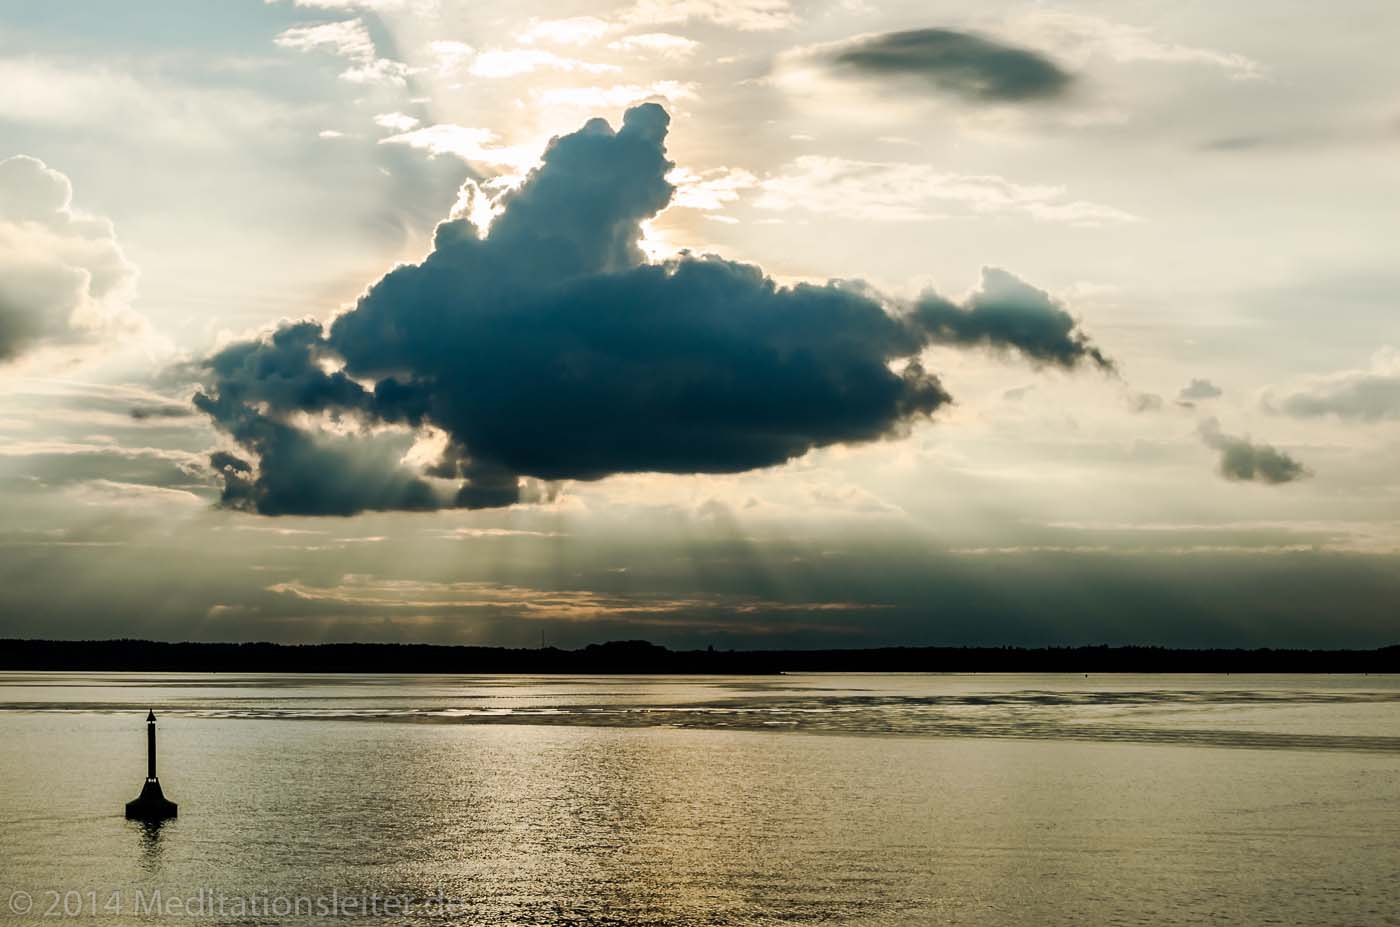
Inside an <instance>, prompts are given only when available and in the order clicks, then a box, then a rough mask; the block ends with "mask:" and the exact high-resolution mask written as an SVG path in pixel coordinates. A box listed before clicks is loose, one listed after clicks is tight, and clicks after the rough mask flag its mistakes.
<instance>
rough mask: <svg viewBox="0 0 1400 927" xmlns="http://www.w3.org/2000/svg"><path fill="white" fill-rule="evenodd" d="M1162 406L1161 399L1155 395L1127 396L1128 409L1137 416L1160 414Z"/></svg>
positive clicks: (1138, 394)
mask: <svg viewBox="0 0 1400 927" xmlns="http://www.w3.org/2000/svg"><path fill="white" fill-rule="evenodd" d="M1162 405H1163V403H1162V397H1161V396H1158V395H1157V394H1156V393H1130V394H1129V395H1128V408H1130V409H1132V410H1133V411H1134V412H1136V413H1139V414H1141V413H1144V412H1160V411H1162Z"/></svg>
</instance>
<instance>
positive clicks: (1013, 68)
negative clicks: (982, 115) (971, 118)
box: [829, 29, 1073, 103]
mask: <svg viewBox="0 0 1400 927" xmlns="http://www.w3.org/2000/svg"><path fill="white" fill-rule="evenodd" d="M829 60H830V62H831V65H832V66H833V67H834V68H835V69H836V71H837V72H838V73H841V72H845V73H850V74H856V75H860V76H865V77H874V78H884V79H895V80H902V81H912V82H916V83H917V84H919V85H922V86H931V87H932V88H933V89H934V90H936V91H939V92H941V93H947V94H952V95H954V96H958V97H962V98H963V99H965V100H969V101H972V102H974V103H1017V102H1027V101H1034V100H1046V99H1052V98H1055V97H1059V96H1063V95H1064V94H1065V93H1066V92H1067V91H1068V90H1069V87H1070V84H1071V83H1072V82H1073V78H1072V76H1071V75H1070V74H1069V73H1068V72H1066V71H1065V70H1064V69H1062V68H1061V67H1060V66H1059V65H1058V64H1056V63H1055V62H1054V61H1052V60H1051V59H1050V58H1048V57H1046V56H1045V55H1043V54H1041V53H1039V52H1037V51H1033V50H1031V49H1028V48H1021V47H1018V46H1015V45H1008V44H1006V43H1004V42H999V41H997V40H996V39H991V38H987V37H984V36H980V35H976V34H974V33H970V32H958V31H955V30H952V29H912V30H909V31H907V32H887V33H884V34H882V35H876V36H871V37H868V38H860V39H856V40H853V41H852V42H850V43H846V44H844V45H843V46H841V47H840V48H838V49H837V50H836V51H834V52H832V53H831V55H830V58H829Z"/></svg>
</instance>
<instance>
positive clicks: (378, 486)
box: [195, 104, 1109, 515]
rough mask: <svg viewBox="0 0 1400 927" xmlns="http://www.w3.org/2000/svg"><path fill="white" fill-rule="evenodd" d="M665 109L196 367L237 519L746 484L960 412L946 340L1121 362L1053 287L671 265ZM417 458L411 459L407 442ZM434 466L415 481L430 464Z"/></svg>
mask: <svg viewBox="0 0 1400 927" xmlns="http://www.w3.org/2000/svg"><path fill="white" fill-rule="evenodd" d="M668 123H669V117H668V116H667V114H666V112H665V110H663V109H662V108H661V107H660V106H658V105H656V104H644V105H641V106H637V107H634V108H633V109H630V110H628V111H627V113H626V115H625V117H624V119H623V123H622V127H621V129H619V130H617V131H614V130H613V128H612V127H610V126H609V125H608V123H607V122H605V121H604V120H601V119H593V120H590V121H589V122H588V123H587V124H586V125H585V126H584V127H583V128H582V129H580V130H579V131H577V132H574V133H572V134H570V135H566V136H563V137H559V138H556V139H554V140H553V141H552V142H551V143H550V145H549V147H548V149H547V150H546V152H545V154H544V156H543V159H542V162H541V164H540V166H539V167H538V168H536V169H535V170H533V171H532V172H531V173H530V175H529V177H528V178H527V179H526V181H525V182H524V183H523V184H522V185H521V186H520V187H518V188H516V189H514V190H511V191H509V192H506V193H504V194H503V195H502V198H501V201H500V207H501V210H500V214H499V215H498V216H497V217H496V219H495V221H494V222H493V223H492V224H491V226H490V228H489V232H487V233H486V234H485V235H484V236H483V235H482V234H481V233H480V232H479V231H478V228H477V226H476V225H474V224H472V223H471V222H469V221H467V220H466V219H457V220H451V221H448V222H444V223H443V224H442V225H440V226H439V227H438V230H437V233H436V236H435V239H434V244H433V250H432V252H431V253H430V254H429V255H428V256H427V257H426V258H425V259H424V260H423V262H422V263H420V264H415V265H406V266H402V267H398V268H396V269H395V270H393V271H391V272H390V273H388V274H387V275H385V276H384V277H383V278H382V279H381V280H379V281H378V282H377V283H375V284H374V285H373V286H372V287H370V288H369V290H368V291H367V292H366V293H365V295H364V296H362V297H361V298H360V300H359V302H358V303H357V305H356V306H355V307H354V308H353V309H352V310H351V311H348V312H346V313H344V314H342V315H340V316H339V317H337V318H336V319H335V320H334V321H333V322H332V323H330V324H329V325H328V326H323V325H321V324H320V323H318V322H310V321H304V322H296V323H284V324H283V325H282V326H281V327H279V328H278V329H277V330H276V331H275V332H272V333H270V334H269V335H267V336H265V337H262V338H257V339H254V340H249V341H243V342H238V343H235V344H232V345H229V346H227V347H225V348H223V349H222V350H220V351H218V352H216V353H215V354H213V355H211V356H210V357H208V358H206V359H204V360H203V361H202V362H200V363H199V364H198V365H196V374H197V376H198V377H199V379H200V380H201V381H202V382H203V383H204V387H203V388H202V389H201V390H200V392H199V393H198V394H197V396H196V398H195V402H196V405H197V406H198V407H199V408H200V409H201V410H203V411H204V412H206V413H207V414H208V415H209V416H210V417H211V418H212V419H213V421H214V422H215V424H216V425H217V426H218V427H219V428H220V429H221V430H222V431H223V432H225V433H226V434H227V435H228V436H229V437H230V438H231V439H232V440H233V442H235V443H236V444H237V445H238V447H239V448H240V449H241V450H239V451H238V452H237V453H232V452H223V453H221V454H220V455H218V457H217V458H216V459H215V460H214V461H213V463H214V466H215V468H216V469H217V470H219V472H220V473H221V475H222V476H223V478H224V483H225V490H224V502H225V504H226V505H230V506H234V507H239V508H245V509H249V510H253V511H258V512H262V513H265V514H292V513H297V514H339V515H347V514H353V513H354V512H357V511H361V510H364V509H430V508H441V507H450V506H458V507H468V508H482V507H492V506H502V505H509V504H511V503H514V502H518V501H522V500H523V499H528V498H539V497H541V496H544V495H547V494H548V493H549V492H550V491H551V488H550V485H551V484H552V482H553V481H559V480H568V479H574V480H591V479H597V478H601V477H605V476H608V475H611V474H617V473H635V472H665V473H730V472H740V471H745V470H750V469H754V468H759V467H765V466H770V465H775V464H779V463H782V462H784V461H787V460H790V459H792V458H795V457H798V456H800V455H802V454H804V453H806V452H807V451H809V450H811V449H813V448H816V447H823V446H828V445H833V444H848V443H859V442H868V441H875V440H879V439H881V438H886V437H889V436H892V435H898V434H901V433H903V432H905V431H907V430H908V428H909V427H910V426H911V425H912V424H913V423H914V422H916V421H918V420H920V419H924V418H927V417H928V416H929V415H931V414H932V413H934V412H936V411H937V410H938V409H940V408H941V407H942V406H943V405H945V404H946V403H947V402H949V395H948V393H947V392H946V391H945V390H944V388H943V386H942V384H941V383H940V382H939V380H938V378H937V377H936V376H935V375H934V374H933V373H931V372H929V371H927V370H925V369H924V367H923V366H922V365H921V364H920V362H919V355H920V353H921V352H922V350H923V349H924V348H925V347H927V346H928V345H930V344H933V343H946V344H957V345H981V346H987V347H992V348H996V349H1008V350H1013V351H1017V352H1019V353H1021V354H1023V355H1025V356H1026V357H1027V358H1029V359H1030V360H1032V361H1033V362H1035V363H1037V364H1054V365H1057V366H1062V367H1073V366H1077V365H1079V364H1081V363H1083V364H1090V365H1096V366H1100V367H1107V366H1109V362H1108V360H1107V359H1106V358H1105V357H1104V356H1103V355H1102V354H1101V353H1100V352H1099V351H1098V349H1097V348H1095V347H1093V346H1092V345H1091V344H1090V343H1089V342H1088V339H1087V338H1086V337H1085V336H1084V335H1083V333H1082V332H1081V331H1079V329H1078V328H1077V326H1076V325H1075V323H1074V321H1073V319H1072V318H1071V317H1070V316H1069V315H1068V313H1067V312H1065V311H1064V309H1063V308H1061V307H1060V306H1059V305H1058V304H1056V303H1055V302H1054V301H1053V300H1051V299H1050V297H1049V296H1048V295H1047V294H1045V293H1043V292H1041V291H1039V290H1036V289H1034V288H1033V287H1030V286H1028V285H1027V284H1025V283H1023V282H1021V281H1020V280H1018V279H1016V278H1015V277H1014V276H1012V275H1011V274H1009V273H1006V272H1004V271H996V270H989V271H987V272H986V275H985V276H984V279H983V283H982V287H981V288H980V289H979V290H978V291H977V292H976V293H974V294H973V295H972V296H971V297H969V299H968V300H967V301H966V302H965V303H964V304H962V305H957V304H954V303H952V302H950V301H947V300H943V299H941V298H940V297H937V296H936V295H935V294H931V293H930V294H926V295H925V296H924V297H922V298H921V299H920V300H919V301H918V302H917V303H916V304H913V305H902V304H898V303H896V302H893V301H890V300H887V299H885V298H883V297H882V296H881V295H880V294H878V293H876V292H874V291H873V290H871V289H869V288H868V287H866V286H863V285H861V284H856V283H843V282H839V281H833V282H829V283H826V284H823V285H814V284H799V285H797V286H793V287H779V286H777V285H776V284H775V283H774V282H773V281H772V280H771V279H769V278H768V277H766V276H765V275H764V274H763V272H762V271H761V270H760V269H759V268H757V267H754V266H751V265H746V264H740V263H736V262H733V261H727V260H723V259H720V258H718V257H714V256H708V255H707V256H704V257H697V256H693V255H689V254H682V255H680V256H679V257H676V258H674V259H671V260H668V261H664V262H660V263H650V262H648V261H647V260H646V259H645V257H644V254H643V252H642V250H641V248H640V241H641V238H642V223H643V222H644V221H646V220H647V219H649V218H651V217H653V216H655V215H656V214H657V213H658V212H660V211H661V210H662V209H664V208H665V207H666V206H667V205H668V204H669V203H670V202H671V201H672V198H673V196H674V194H675V186H674V184H673V183H672V182H671V181H670V180H668V179H667V177H668V175H669V174H670V172H671V171H672V169H673V168H674V167H675V165H674V164H673V163H672V162H671V161H669V160H667V158H666V152H665V147H664V142H665V137H666V133H667V127H668ZM414 441H416V442H417V444H416V445H415V447H414V449H413V452H412V453H410V452H409V449H408V445H409V444H410V443H413V442H414ZM428 449H430V450H431V453H430V454H428V455H427V457H428V459H429V462H428V464H427V465H426V466H415V465H414V464H413V463H412V461H413V460H415V459H416V460H422V459H424V456H425V453H424V452H425V450H428Z"/></svg>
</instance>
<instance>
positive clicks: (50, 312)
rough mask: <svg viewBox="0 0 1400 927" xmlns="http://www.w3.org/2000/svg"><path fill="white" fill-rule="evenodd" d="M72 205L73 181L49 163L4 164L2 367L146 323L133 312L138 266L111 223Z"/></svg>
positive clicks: (0, 179)
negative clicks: (32, 353)
mask: <svg viewBox="0 0 1400 927" xmlns="http://www.w3.org/2000/svg"><path fill="white" fill-rule="evenodd" d="M72 200H73V187H72V184H71V183H69V181H68V178H67V177H66V176H64V175H63V174H61V173H59V172H58V171H55V170H53V169H51V168H49V167H48V166H47V165H45V164H44V162H42V161H40V160H38V159H36V158H30V157H27V156H25V155H18V156H16V157H13V158H9V159H8V160H5V161H0V363H3V362H5V361H8V360H13V359H14V358H16V357H18V356H19V355H20V354H22V353H24V352H26V351H29V350H32V349H34V348H38V347H41V346H43V345H53V344H74V343H79V342H85V341H94V340H97V339H99V338H102V337H104V336H105V337H111V336H113V335H115V334H117V333H120V332H121V331H123V330H127V331H129V330H132V329H135V328H137V327H138V326H139V318H138V317H137V316H135V315H134V314H133V313H132V312H131V311H130V310H129V309H128V308H127V302H128V300H129V299H130V297H131V295H132V292H133V289H134V287H135V283H136V268H135V267H134V266H133V265H132V264H131V263H130V262H129V261H127V259H126V257H125V256H124V255H123V254H122V250H121V247H120V246H119V245H118V244H117V239H116V234H115V233H114V231H113V229H112V223H111V222H109V221H108V220H106V219H103V218H99V217H96V216H88V215H84V214H82V213H80V212H77V211H75V210H74V209H73V208H72Z"/></svg>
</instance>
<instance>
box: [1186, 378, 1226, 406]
mask: <svg viewBox="0 0 1400 927" xmlns="http://www.w3.org/2000/svg"><path fill="white" fill-rule="evenodd" d="M1224 394H1225V391H1224V390H1222V389H1221V388H1220V387H1218V386H1216V385H1215V384H1214V383H1212V382H1210V381H1209V380H1204V379H1201V378H1199V377H1197V378H1195V379H1193V380H1192V381H1191V382H1190V383H1188V384H1186V385H1185V386H1183V387H1182V388H1181V392H1179V393H1177V394H1176V397H1177V398H1178V399H1181V400H1185V401H1187V402H1197V401H1199V400H1202V399H1218V398H1220V397H1221V396H1223V395H1224Z"/></svg>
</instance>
